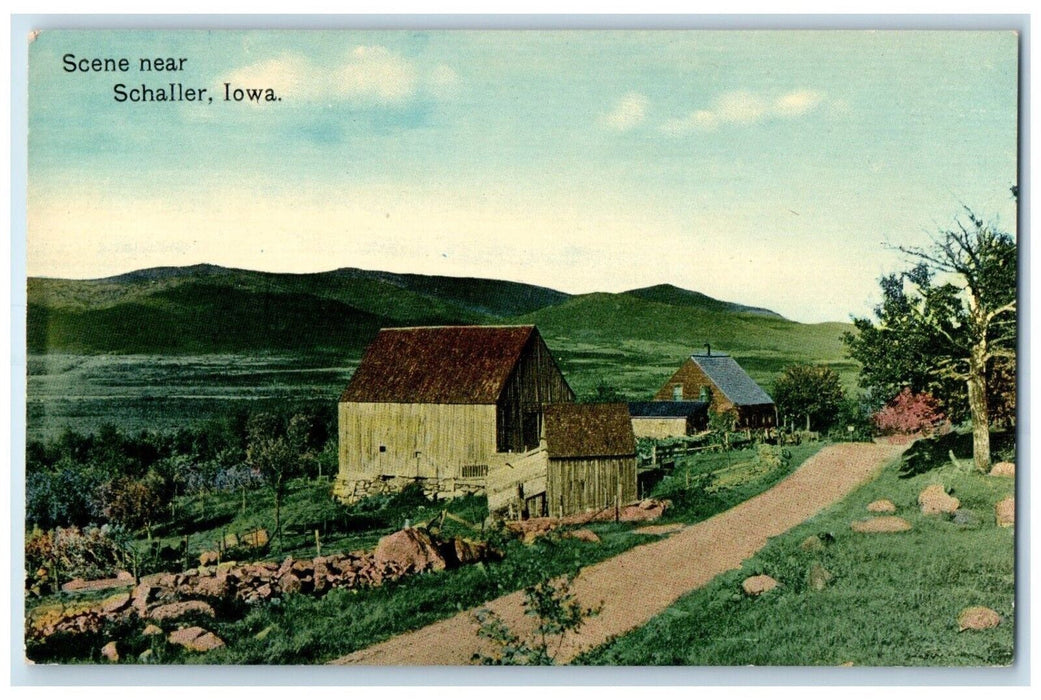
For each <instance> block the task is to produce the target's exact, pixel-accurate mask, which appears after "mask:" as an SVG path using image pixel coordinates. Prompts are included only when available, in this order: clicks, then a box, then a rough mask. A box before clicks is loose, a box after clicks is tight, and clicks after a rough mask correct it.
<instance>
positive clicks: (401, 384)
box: [334, 326, 575, 501]
mask: <svg viewBox="0 0 1041 700" xmlns="http://www.w3.org/2000/svg"><path fill="white" fill-rule="evenodd" d="M574 400H575V394H574V392H573V391H572V390H571V387H569V386H568V383H567V381H566V380H565V379H564V376H563V375H562V374H561V373H560V370H559V368H558V367H557V364H556V362H555V361H554V360H553V357H552V355H551V354H550V351H549V348H547V347H546V344H545V342H544V341H543V340H542V336H541V335H540V334H539V332H538V329H536V328H535V327H534V326H433V327H425V328H388V329H383V330H381V331H380V332H379V333H378V334H377V336H376V339H375V340H374V341H373V342H372V344H371V345H370V346H369V347H368V349H367V350H366V352H365V355H364V357H363V358H362V361H361V364H360V365H359V367H358V369H357V370H356V371H355V373H354V376H353V377H352V378H351V381H350V383H349V384H348V386H347V388H346V389H345V390H344V392H343V394H342V395H341V396H340V403H339V411H338V422H339V436H340V439H339V464H340V469H339V476H338V478H337V482H336V485H335V489H334V493H335V494H336V496H337V497H338V498H340V499H342V500H345V501H352V500H356V499H358V498H360V497H362V496H364V495H367V494H370V493H379V492H386V491H393V490H400V489H401V488H403V487H404V486H405V485H407V484H409V483H413V482H417V481H418V482H420V483H421V484H422V485H423V488H424V490H425V491H427V492H428V493H439V494H442V495H445V496H447V495H454V494H462V493H474V492H477V491H482V490H483V489H484V486H485V480H486V478H487V475H488V468H489V464H490V461H491V458H492V456H493V455H495V454H496V453H523V452H527V451H530V450H533V449H537V448H538V447H539V445H540V441H541V437H542V433H543V426H544V410H545V408H546V406H548V405H549V404H557V403H570V402H572V401H574Z"/></svg>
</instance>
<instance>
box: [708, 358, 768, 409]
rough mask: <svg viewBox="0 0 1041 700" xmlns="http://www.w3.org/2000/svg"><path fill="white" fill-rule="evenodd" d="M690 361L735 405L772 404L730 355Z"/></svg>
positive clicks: (761, 389)
mask: <svg viewBox="0 0 1041 700" xmlns="http://www.w3.org/2000/svg"><path fill="white" fill-rule="evenodd" d="M690 359H691V361H693V362H694V363H695V364H696V365H697V366H698V367H700V368H701V370H702V371H703V372H704V373H705V375H706V376H707V377H708V378H709V379H711V380H712V383H713V384H715V385H716V387H717V388H718V389H719V390H720V391H722V392H723V395H724V396H726V397H727V398H728V399H730V401H731V402H733V403H734V404H735V405H738V406H756V405H760V404H772V403H773V402H774V400H773V399H771V398H770V395H769V394H767V393H766V392H765V391H763V388H762V387H761V386H759V385H758V384H756V383H755V381H753V380H752V378H751V377H749V376H748V373H747V372H745V371H744V370H743V369H741V365H739V364H737V362H736V361H735V360H734V358H732V357H730V355H725V354H722V353H713V354H711V355H691V356H690Z"/></svg>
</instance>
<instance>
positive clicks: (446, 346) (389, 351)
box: [340, 326, 538, 404]
mask: <svg viewBox="0 0 1041 700" xmlns="http://www.w3.org/2000/svg"><path fill="white" fill-rule="evenodd" d="M533 335H535V336H537V335H538V330H537V329H536V328H535V326H428V327H422V328H384V329H383V330H381V331H380V332H379V333H378V334H377V335H376V339H375V340H373V341H372V344H371V345H369V347H368V349H367V350H366V351H365V355H364V356H363V357H362V360H361V364H360V365H359V366H358V369H357V370H355V372H354V376H352V377H351V381H350V383H349V384H348V385H347V388H346V389H345V390H344V392H343V394H342V395H341V396H340V401H351V402H365V403H441V404H493V403H495V402H496V401H497V400H498V399H499V394H501V393H502V389H503V386H504V385H505V384H506V381H507V379H509V376H510V373H511V372H513V368H514V367H515V366H516V365H517V361H518V360H519V359H520V356H521V353H522V352H523V351H524V347H525V345H526V344H527V342H528V340H529V339H530V338H531V337H532V336H533Z"/></svg>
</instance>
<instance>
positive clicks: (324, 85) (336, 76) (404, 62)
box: [218, 46, 460, 105]
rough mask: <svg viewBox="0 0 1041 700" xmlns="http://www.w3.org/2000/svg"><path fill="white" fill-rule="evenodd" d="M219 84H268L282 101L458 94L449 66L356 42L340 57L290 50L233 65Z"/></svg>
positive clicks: (389, 100) (377, 100) (387, 101)
mask: <svg viewBox="0 0 1041 700" xmlns="http://www.w3.org/2000/svg"><path fill="white" fill-rule="evenodd" d="M218 81H219V84H220V85H223V83H225V82H227V83H231V84H232V85H233V86H238V87H258V88H268V87H270V88H272V89H274V90H275V92H276V93H277V94H278V95H279V96H282V97H283V98H284V99H286V100H288V101H292V100H306V101H330V100H345V101H352V102H362V103H369V104H380V105H393V104H400V103H402V102H406V101H408V100H410V99H413V98H414V97H416V96H417V95H419V94H420V93H421V92H423V93H424V94H428V95H430V96H433V97H435V98H437V99H447V98H450V97H452V96H453V95H455V94H456V93H458V91H459V84H460V80H459V76H458V74H457V73H456V72H455V70H453V69H452V68H451V67H450V66H447V65H443V64H441V65H437V66H434V67H433V68H431V69H424V68H423V67H422V66H417V65H415V64H414V63H413V62H412V61H409V60H408V59H407V58H405V57H403V56H401V55H399V54H396V53H394V52H393V51H390V50H389V49H387V48H386V47H383V46H356V47H354V48H353V49H352V50H351V51H350V53H349V54H347V55H346V56H345V57H344V58H343V60H341V61H339V62H335V63H332V64H318V63H315V62H314V61H312V60H311V59H309V58H307V57H305V56H303V55H300V54H295V53H284V54H282V55H280V56H278V57H277V58H273V59H270V60H266V61H260V62H258V63H253V64H251V65H248V66H243V67H241V68H238V69H236V70H234V71H231V72H230V73H227V74H226V75H224V76H222V77H220V78H219V79H218Z"/></svg>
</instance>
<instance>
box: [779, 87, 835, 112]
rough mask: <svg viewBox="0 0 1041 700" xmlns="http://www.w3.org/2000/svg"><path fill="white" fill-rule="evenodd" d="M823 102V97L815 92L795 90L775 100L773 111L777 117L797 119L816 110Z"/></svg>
mask: <svg viewBox="0 0 1041 700" xmlns="http://www.w3.org/2000/svg"><path fill="white" fill-rule="evenodd" d="M823 100H824V95H822V94H821V93H819V92H817V91H816V90H796V91H795V92H789V93H788V94H787V95H782V96H781V97H779V98H777V101H776V102H774V111H775V112H776V113H777V114H779V115H784V116H789V117H797V116H799V115H800V114H806V113H807V112H809V111H812V110H814V109H816V108H817V107H818V106H819V105H820V103H821V102H822V101H823Z"/></svg>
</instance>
